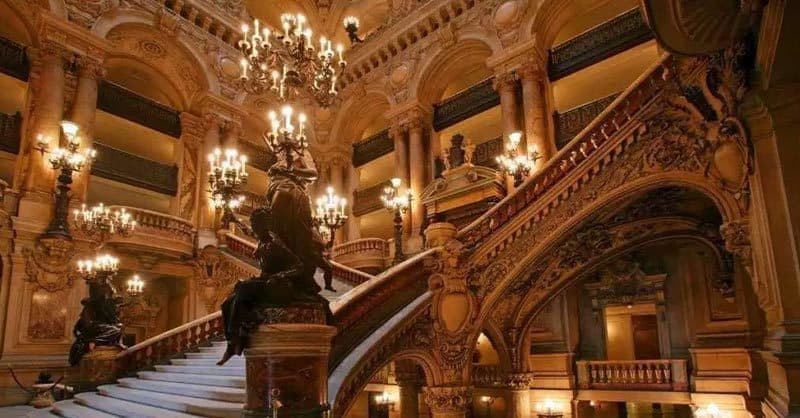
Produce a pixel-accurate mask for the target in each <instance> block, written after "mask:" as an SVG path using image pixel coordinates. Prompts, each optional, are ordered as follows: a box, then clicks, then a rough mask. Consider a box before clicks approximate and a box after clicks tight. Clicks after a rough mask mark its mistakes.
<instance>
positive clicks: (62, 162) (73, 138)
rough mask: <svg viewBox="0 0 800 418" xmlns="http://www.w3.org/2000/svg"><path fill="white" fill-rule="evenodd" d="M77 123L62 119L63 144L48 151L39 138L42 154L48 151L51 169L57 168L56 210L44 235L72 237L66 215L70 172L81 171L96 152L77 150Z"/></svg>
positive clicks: (67, 214)
mask: <svg viewBox="0 0 800 418" xmlns="http://www.w3.org/2000/svg"><path fill="white" fill-rule="evenodd" d="M78 129H79V128H78V125H77V124H75V123H73V122H70V121H68V120H64V121H62V122H61V131H62V133H63V136H64V139H65V140H66V141H65V142H66V144H65V146H64V147H63V148H62V147H60V146H59V147H57V148H56V149H54V150H52V151H49V150H48V149H47V146H46V145H45V143H44V141H43V140H42V138H40V140H39V147H38V149H39V150H40V151H41V152H42V154H44V153H45V152H49V154H50V156H49V157H48V160H49V161H50V164H51V165H52V166H53V170H58V171H59V175H58V186H57V187H58V193H57V194H56V210H55V215H54V216H53V220H52V221H51V222H50V225H49V226H48V227H47V231H46V232H45V236H59V237H64V238H68V239H72V236H71V235H70V233H69V225H68V221H67V217H68V216H69V190H70V184H72V173H73V172H76V171H81V169H82V168H83V167H84V166H85V165H86V164H90V163H91V162H92V161H93V160H94V158H95V157H96V155H97V153H96V151H95V150H93V149H91V148H89V149H87V150H85V151H83V152H79V150H78V149H79V148H80V145H81V141H80V138H79V137H78Z"/></svg>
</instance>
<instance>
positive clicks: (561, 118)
mask: <svg viewBox="0 0 800 418" xmlns="http://www.w3.org/2000/svg"><path fill="white" fill-rule="evenodd" d="M617 96H619V93H615V94H612V95H610V96H606V97H603V98H602V99H597V100H595V101H593V102H591V103H586V104H584V105H581V106H578V107H575V108H572V109H570V110H567V111H566V112H564V113H558V112H556V114H554V115H553V119H554V122H555V125H556V147H558V148H559V149H560V148H561V147H563V146H564V145H566V144H567V143H568V142H569V141H570V140H571V139H572V138H575V135H577V134H578V133H579V132H580V131H582V130H583V128H585V127H586V125H588V124H589V123H590V122H591V121H593V120H594V118H596V117H597V115H599V114H600V113H601V112H603V110H604V109H605V108H607V107H608V105H610V104H611V103H612V102H614V99H616V98H617Z"/></svg>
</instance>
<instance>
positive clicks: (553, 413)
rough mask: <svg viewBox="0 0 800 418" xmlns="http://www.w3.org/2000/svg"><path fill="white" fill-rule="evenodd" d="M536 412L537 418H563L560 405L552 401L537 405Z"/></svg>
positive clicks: (548, 400)
mask: <svg viewBox="0 0 800 418" xmlns="http://www.w3.org/2000/svg"><path fill="white" fill-rule="evenodd" d="M536 410H537V416H538V417H539V418H561V417H563V416H564V413H563V412H562V411H561V405H560V404H558V403H556V402H554V401H553V400H552V399H545V401H544V402H542V403H540V404H539V405H538V407H537V408H536Z"/></svg>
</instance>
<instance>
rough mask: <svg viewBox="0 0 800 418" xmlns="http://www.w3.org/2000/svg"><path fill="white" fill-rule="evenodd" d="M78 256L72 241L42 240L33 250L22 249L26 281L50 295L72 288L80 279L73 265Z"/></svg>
mask: <svg viewBox="0 0 800 418" xmlns="http://www.w3.org/2000/svg"><path fill="white" fill-rule="evenodd" d="M76 254H77V251H76V248H75V244H74V243H73V242H72V241H68V240H64V239H57V238H42V239H40V240H38V241H37V242H36V243H35V244H34V247H33V248H29V247H24V248H22V256H23V257H24V259H25V280H26V281H27V282H30V283H32V284H33V285H34V286H35V288H36V289H43V290H45V291H47V292H50V293H55V292H58V291H61V290H64V289H69V288H71V287H72V285H73V283H74V282H75V280H76V279H78V278H79V276H78V273H77V272H76V271H75V266H74V263H72V258H73V257H74V256H75V255H76Z"/></svg>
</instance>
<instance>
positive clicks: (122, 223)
mask: <svg viewBox="0 0 800 418" xmlns="http://www.w3.org/2000/svg"><path fill="white" fill-rule="evenodd" d="M74 213H75V218H74V222H75V225H76V227H77V228H78V229H79V230H81V231H82V232H83V233H84V234H86V235H87V236H88V237H90V238H95V237H96V238H99V239H100V241H105V240H107V239H108V238H109V237H110V236H112V235H114V234H119V235H120V236H123V237H126V236H129V235H130V234H131V232H133V230H134V229H135V228H136V221H135V220H133V217H132V216H131V214H130V212H128V211H127V210H125V209H124V208H123V209H120V210H117V211H114V212H113V213H111V210H110V209H109V208H108V207H106V206H105V205H103V204H102V203H100V204H98V205H96V206H93V207H92V208H88V209H87V208H86V204H83V205H81V209H80V210H78V209H75V211H74Z"/></svg>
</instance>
